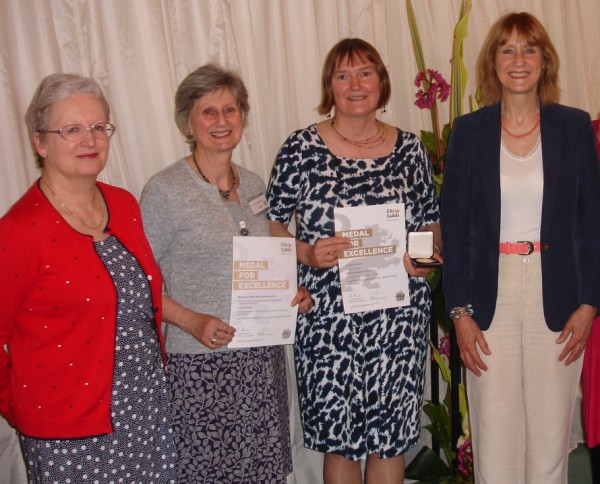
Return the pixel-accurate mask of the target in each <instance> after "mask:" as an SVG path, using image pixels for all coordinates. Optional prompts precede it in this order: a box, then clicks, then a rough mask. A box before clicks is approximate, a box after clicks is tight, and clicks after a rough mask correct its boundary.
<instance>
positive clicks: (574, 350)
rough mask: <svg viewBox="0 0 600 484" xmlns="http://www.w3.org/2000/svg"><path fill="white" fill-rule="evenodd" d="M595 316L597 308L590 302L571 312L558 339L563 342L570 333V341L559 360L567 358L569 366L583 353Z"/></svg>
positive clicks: (559, 342)
mask: <svg viewBox="0 0 600 484" xmlns="http://www.w3.org/2000/svg"><path fill="white" fill-rule="evenodd" d="M595 316H596V308H595V307H593V306H590V305H588V304H582V305H581V306H579V307H578V308H577V309H576V310H575V311H573V312H572V313H571V316H569V320H568V321H567V324H566V325H565V328H564V329H563V330H562V332H561V333H560V336H559V337H558V339H557V340H556V343H557V344H561V343H563V342H564V341H566V340H567V338H569V335H570V338H569V341H567V344H566V345H565V347H564V348H563V350H562V352H561V353H560V356H559V357H558V361H563V360H564V359H565V358H566V360H565V365H567V366H568V365H570V364H571V363H573V362H574V361H576V360H577V359H578V358H579V357H580V356H581V355H582V354H583V352H584V350H585V345H586V344H587V340H588V337H589V336H590V331H591V330H592V322H593V321H594V317H595Z"/></svg>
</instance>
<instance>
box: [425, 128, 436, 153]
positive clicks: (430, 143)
mask: <svg viewBox="0 0 600 484" xmlns="http://www.w3.org/2000/svg"><path fill="white" fill-rule="evenodd" d="M421 141H422V142H423V144H424V145H425V148H427V151H429V152H431V153H435V152H436V150H437V144H436V142H435V134H433V132H431V131H421Z"/></svg>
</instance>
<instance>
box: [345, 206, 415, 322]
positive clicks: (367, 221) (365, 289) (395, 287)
mask: <svg viewBox="0 0 600 484" xmlns="http://www.w3.org/2000/svg"><path fill="white" fill-rule="evenodd" d="M334 219H335V235H336V236H337V237H348V238H349V239H350V240H351V241H352V247H351V248H350V249H345V250H340V251H338V266H339V272H340V283H341V286H342V300H343V303H344V312H345V313H346V314H350V313H357V312H360V311H371V310H374V309H385V308H393V307H401V306H407V305H408V304H410V294H409V291H408V274H407V273H406V269H405V268H404V264H403V263H402V257H403V256H404V252H406V227H405V216H404V204H403V203H393V204H386V205H368V206H361V207H347V208H336V209H335V210H334Z"/></svg>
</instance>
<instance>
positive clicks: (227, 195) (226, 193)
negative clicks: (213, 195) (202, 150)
mask: <svg viewBox="0 0 600 484" xmlns="http://www.w3.org/2000/svg"><path fill="white" fill-rule="evenodd" d="M192 160H194V165H196V169H197V170H198V173H200V176H201V177H202V179H203V180H204V181H205V182H206V183H209V184H210V185H212V183H210V181H209V179H208V178H206V176H205V175H204V173H202V170H201V169H200V165H198V161H197V160H196V154H195V153H194V152H193V151H192ZM230 169H231V186H230V187H229V189H227V190H221V189H220V188H219V187H218V186H217V185H215V186H216V187H217V190H219V195H221V197H223V198H224V199H225V200H229V198H230V197H231V190H233V188H234V187H235V182H236V179H235V172H234V171H233V166H230Z"/></svg>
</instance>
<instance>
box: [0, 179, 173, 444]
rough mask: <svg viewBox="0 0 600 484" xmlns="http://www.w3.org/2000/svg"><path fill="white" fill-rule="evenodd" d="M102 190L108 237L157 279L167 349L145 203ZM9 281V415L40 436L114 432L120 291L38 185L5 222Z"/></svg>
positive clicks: (5, 325) (3, 263) (4, 333)
mask: <svg viewBox="0 0 600 484" xmlns="http://www.w3.org/2000/svg"><path fill="white" fill-rule="evenodd" d="M98 187H99V188H100V190H101V192H102V195H103V196H104V200H105V201H106V205H107V207H108V214H109V220H108V224H107V228H106V230H105V232H107V233H111V234H113V235H114V236H115V237H117V238H118V239H119V240H120V241H121V242H122V243H123V245H125V247H127V248H128V249H129V250H130V251H131V253H132V254H134V255H135V257H136V258H137V260H138V261H139V263H140V265H141V266H142V268H143V269H144V271H145V273H146V274H147V276H148V280H149V282H150V288H151V292H152V302H153V308H154V313H155V320H154V323H155V325H156V328H157V331H158V335H159V340H160V345H161V350H162V345H163V341H162V334H161V331H160V321H161V292H162V278H161V275H160V271H159V269H158V266H157V265H156V262H155V260H154V257H153V255H152V252H151V249H150V246H149V244H148V241H147V240H146V236H145V235H144V232H143V229H142V219H141V214H140V210H139V207H138V204H137V201H136V200H135V198H134V197H133V195H131V194H130V193H129V192H127V191H125V190H123V189H121V188H117V187H113V186H110V185H106V184H103V183H98ZM0 274H2V277H3V280H2V284H1V285H0V308H1V309H0V414H2V415H3V416H4V417H5V418H6V419H7V420H8V421H9V422H10V424H11V425H13V426H14V427H16V428H17V429H18V430H19V431H20V432H22V433H23V434H25V435H28V436H31V437H38V438H77V437H87V436H92V435H101V434H107V433H112V424H111V418H110V403H111V401H110V399H111V390H112V383H113V367H114V351H115V333H116V317H117V294H116V289H115V286H114V283H113V280H112V279H111V277H110V274H109V273H108V271H107V270H106V268H105V266H104V264H103V263H102V261H101V260H100V257H99V256H98V255H97V253H96V251H95V249H94V247H93V238H92V237H91V236H88V235H84V234H81V233H80V232H77V231H76V230H74V229H73V228H72V227H71V226H70V225H69V224H67V223H66V222H65V221H64V219H63V218H62V217H61V216H60V215H59V213H58V212H57V211H56V210H55V209H54V207H53V206H52V205H51V204H50V202H49V201H48V199H47V198H46V196H45V195H44V194H43V193H42V191H41V190H40V188H39V184H38V183H35V184H34V185H33V186H32V187H31V188H30V189H29V190H28V191H27V193H25V195H23V197H22V198H21V199H20V200H18V201H17V202H16V203H15V205H14V206H13V207H12V208H11V209H10V210H9V212H8V213H7V214H6V215H5V216H4V217H2V219H0ZM4 345H7V346H8V352H6V351H2V347H3V346H4ZM163 356H164V352H163Z"/></svg>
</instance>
